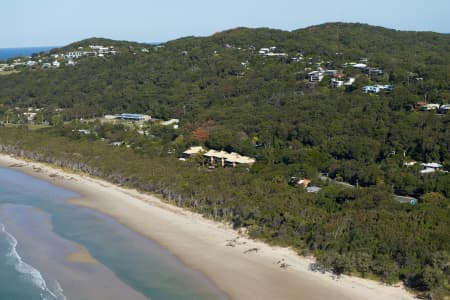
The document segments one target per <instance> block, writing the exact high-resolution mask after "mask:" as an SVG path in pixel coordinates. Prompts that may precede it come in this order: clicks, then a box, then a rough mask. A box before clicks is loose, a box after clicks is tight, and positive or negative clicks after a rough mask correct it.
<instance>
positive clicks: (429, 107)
mask: <svg viewBox="0 0 450 300" xmlns="http://www.w3.org/2000/svg"><path fill="white" fill-rule="evenodd" d="M439 107H440V105H439V104H436V103H428V104H425V105H424V106H422V108H421V110H437V109H439Z"/></svg>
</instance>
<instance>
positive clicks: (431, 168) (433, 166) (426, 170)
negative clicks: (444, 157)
mask: <svg viewBox="0 0 450 300" xmlns="http://www.w3.org/2000/svg"><path fill="white" fill-rule="evenodd" d="M421 165H422V166H423V170H421V171H420V173H421V174H431V173H434V172H436V171H439V170H441V169H442V167H443V166H442V165H441V164H439V163H422V164H421Z"/></svg>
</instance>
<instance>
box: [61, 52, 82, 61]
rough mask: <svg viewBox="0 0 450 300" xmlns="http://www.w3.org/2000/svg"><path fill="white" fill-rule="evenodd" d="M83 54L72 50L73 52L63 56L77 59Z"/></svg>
mask: <svg viewBox="0 0 450 300" xmlns="http://www.w3.org/2000/svg"><path fill="white" fill-rule="evenodd" d="M82 56H83V52H81V51H73V52H69V53H67V54H66V55H65V58H66V59H68V58H72V59H77V58H80V57H82Z"/></svg>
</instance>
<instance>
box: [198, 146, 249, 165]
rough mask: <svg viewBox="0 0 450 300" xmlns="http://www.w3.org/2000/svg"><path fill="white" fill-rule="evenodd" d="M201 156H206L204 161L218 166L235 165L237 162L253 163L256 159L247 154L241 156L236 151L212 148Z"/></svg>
mask: <svg viewBox="0 0 450 300" xmlns="http://www.w3.org/2000/svg"><path fill="white" fill-rule="evenodd" d="M203 156H204V157H205V158H206V163H207V164H209V165H211V166H220V167H222V168H223V167H226V166H229V167H236V166H237V165H239V164H245V165H253V164H254V163H255V162H256V159H254V158H252V157H248V156H243V155H240V154H238V153H235V152H232V153H228V152H226V151H222V150H221V151H217V150H214V149H211V150H209V151H208V152H206V153H204V154H203Z"/></svg>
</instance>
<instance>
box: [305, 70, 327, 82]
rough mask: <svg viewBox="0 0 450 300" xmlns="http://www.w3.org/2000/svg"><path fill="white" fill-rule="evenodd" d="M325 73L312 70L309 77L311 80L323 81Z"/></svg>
mask: <svg viewBox="0 0 450 300" xmlns="http://www.w3.org/2000/svg"><path fill="white" fill-rule="evenodd" d="M323 76H324V73H323V72H322V71H312V72H309V73H308V79H309V81H310V82H321V81H322V79H323Z"/></svg>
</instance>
